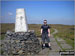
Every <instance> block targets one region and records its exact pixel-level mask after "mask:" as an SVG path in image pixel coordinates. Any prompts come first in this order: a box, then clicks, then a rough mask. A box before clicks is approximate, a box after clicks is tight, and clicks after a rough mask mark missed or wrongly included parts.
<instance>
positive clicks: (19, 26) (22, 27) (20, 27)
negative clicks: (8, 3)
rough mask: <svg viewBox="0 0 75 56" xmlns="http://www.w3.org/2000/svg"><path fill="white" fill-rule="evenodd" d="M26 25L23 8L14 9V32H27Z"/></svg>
mask: <svg viewBox="0 0 75 56" xmlns="http://www.w3.org/2000/svg"><path fill="white" fill-rule="evenodd" d="M27 31H28V25H27V19H26V13H25V10H24V9H23V8H20V9H16V21H15V32H27Z"/></svg>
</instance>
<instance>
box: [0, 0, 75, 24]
mask: <svg viewBox="0 0 75 56" xmlns="http://www.w3.org/2000/svg"><path fill="white" fill-rule="evenodd" d="M18 8H24V9H25V13H26V18H27V22H28V24H43V20H44V19H46V20H47V23H48V24H65V25H74V2H73V1H2V2H1V17H0V19H1V22H0V23H15V19H16V9H18Z"/></svg>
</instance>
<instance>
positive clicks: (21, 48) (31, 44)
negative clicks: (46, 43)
mask: <svg viewBox="0 0 75 56" xmlns="http://www.w3.org/2000/svg"><path fill="white" fill-rule="evenodd" d="M13 33H14V34H13ZM10 34H11V35H10ZM15 34H16V35H15ZM6 35H7V37H6V38H5V39H8V40H7V41H5V44H4V48H3V49H4V50H5V52H6V51H7V52H8V53H9V54H10V51H11V53H12V54H22V53H23V54H24V55H25V54H26V55H27V54H38V53H39V52H40V50H41V45H40V41H39V39H38V38H37V37H36V35H35V34H34V33H33V32H25V33H22V34H20V33H15V32H12V33H9V34H8V33H7V34H6ZM8 36H9V37H10V38H11V39H10V38H8ZM13 36H14V37H13ZM14 51H15V52H14Z"/></svg>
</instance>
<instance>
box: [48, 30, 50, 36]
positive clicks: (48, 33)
mask: <svg viewBox="0 0 75 56" xmlns="http://www.w3.org/2000/svg"><path fill="white" fill-rule="evenodd" d="M48 36H49V37H50V29H48Z"/></svg>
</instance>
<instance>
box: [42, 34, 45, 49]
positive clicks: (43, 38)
mask: <svg viewBox="0 0 75 56" xmlns="http://www.w3.org/2000/svg"><path fill="white" fill-rule="evenodd" d="M42 42H43V49H44V48H45V34H42Z"/></svg>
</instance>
